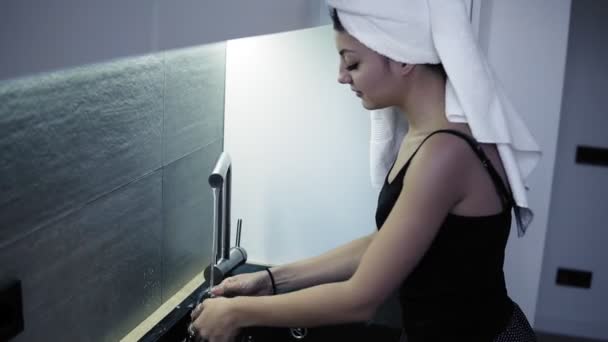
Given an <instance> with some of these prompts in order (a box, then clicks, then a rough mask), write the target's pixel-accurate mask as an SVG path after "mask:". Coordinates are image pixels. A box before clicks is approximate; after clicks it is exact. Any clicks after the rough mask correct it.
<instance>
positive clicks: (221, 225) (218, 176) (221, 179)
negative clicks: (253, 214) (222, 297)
mask: <svg viewBox="0 0 608 342" xmlns="http://www.w3.org/2000/svg"><path fill="white" fill-rule="evenodd" d="M209 185H210V186H211V189H212V190H213V202H214V210H213V246H212V262H211V265H209V266H208V267H207V268H206V269H205V271H204V276H205V279H207V280H208V281H209V283H210V287H212V286H214V285H217V284H218V283H220V282H221V281H222V280H223V279H224V278H225V277H226V275H227V274H228V273H229V272H230V271H232V270H234V269H235V268H236V267H237V266H239V265H241V264H242V263H244V262H245V261H246V260H247V252H246V251H245V249H244V248H242V247H241V228H242V220H241V219H239V220H238V222H237V233H236V246H235V247H233V248H230V204H231V193H232V161H231V159H230V156H229V155H228V154H227V153H226V152H222V154H221V155H220V157H219V159H218V161H217V163H216V164H215V167H214V169H213V172H212V173H211V175H210V176H209ZM212 269H213V272H212V271H211V270H212Z"/></svg>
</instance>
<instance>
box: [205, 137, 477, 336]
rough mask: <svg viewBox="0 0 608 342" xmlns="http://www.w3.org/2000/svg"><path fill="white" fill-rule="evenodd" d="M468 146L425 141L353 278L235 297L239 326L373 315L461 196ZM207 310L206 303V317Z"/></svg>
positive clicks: (439, 139)
mask: <svg viewBox="0 0 608 342" xmlns="http://www.w3.org/2000/svg"><path fill="white" fill-rule="evenodd" d="M467 149H468V147H467V146H466V145H465V144H459V143H456V142H454V140H453V139H450V137H448V136H441V135H438V136H434V137H432V138H430V139H429V140H428V141H427V142H426V143H425V146H424V147H423V148H422V149H421V150H420V152H419V153H418V154H417V156H416V162H413V163H412V164H411V165H410V167H409V169H408V172H407V174H406V177H405V179H404V185H403V189H404V191H402V193H401V194H400V195H399V198H398V200H397V202H396V203H395V206H394V207H393V210H392V211H391V213H390V215H389V217H388V218H387V220H386V222H385V224H384V225H383V227H382V229H381V230H380V231H379V232H378V233H376V236H375V237H374V239H373V241H372V242H371V243H370V245H369V247H368V248H367V249H366V250H365V253H364V254H363V256H362V259H361V262H360V263H359V265H358V267H357V270H356V272H355V273H354V275H353V276H352V277H351V278H350V279H348V280H345V281H339V282H336V283H331V284H324V285H320V286H315V287H311V288H307V289H304V290H301V291H296V292H292V293H288V294H283V295H277V296H267V297H257V298H254V297H237V298H233V299H230V300H229V301H232V302H231V303H230V304H229V306H230V307H231V310H233V311H234V312H235V317H236V318H235V320H234V322H236V323H235V324H237V325H238V326H241V327H243V326H284V327H289V326H298V327H310V326H317V325H325V324H337V323H344V322H354V321H365V320H368V319H370V318H371V317H372V315H373V314H374V312H375V311H376V309H377V307H378V306H379V305H380V304H381V303H382V302H384V300H385V299H386V298H387V296H388V295H389V294H390V293H392V292H393V291H394V290H395V289H396V288H397V287H398V286H399V285H400V284H401V283H402V282H403V280H404V279H405V278H406V277H407V276H408V274H409V273H410V272H411V271H412V270H413V268H414V267H415V265H416V264H417V263H418V262H419V261H420V259H421V258H422V257H423V255H424V253H425V252H426V250H427V249H428V248H429V246H430V245H431V243H432V241H433V239H434V237H435V236H436V234H437V232H438V229H439V227H440V226H441V223H442V222H443V220H444V219H445V217H446V215H447V214H448V212H449V211H450V210H451V208H452V207H454V205H456V203H458V202H459V201H460V200H462V198H463V196H464V193H465V186H464V185H463V182H459V180H462V179H465V178H466V177H465V175H466V173H467V170H466V162H463V161H465V160H467V155H466V153H470V151H468V150H467ZM405 189H407V191H405ZM210 304H213V303H210ZM210 308H211V307H210ZM206 310H207V309H206V307H205V306H204V307H203V313H202V316H205V311H206ZM203 321H204V317H203Z"/></svg>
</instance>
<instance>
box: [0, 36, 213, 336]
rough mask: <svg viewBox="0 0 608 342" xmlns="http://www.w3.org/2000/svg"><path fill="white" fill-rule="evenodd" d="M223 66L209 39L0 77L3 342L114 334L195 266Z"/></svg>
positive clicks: (205, 217)
mask: <svg viewBox="0 0 608 342" xmlns="http://www.w3.org/2000/svg"><path fill="white" fill-rule="evenodd" d="M224 75H225V43H219V44H212V45H208V46H202V47H197V48H190V49H185V50H179V51H170V52H164V53H158V54H154V55H149V56H140V57H134V58H128V59H122V60H117V61H113V62H109V63H104V64H97V65H91V66H85V67H79V68H74V69H70V70H63V71H58V72H53V73H48V74H42V75H38V76H34V77H28V78H24V79H18V80H11V81H4V82H0V151H2V154H1V158H0V282H2V281H5V280H6V279H11V278H15V279H21V281H22V286H23V301H24V318H25V331H24V332H23V333H22V334H20V335H19V336H18V337H17V338H16V339H15V341H18V342H20V341H49V340H53V341H55V340H62V341H72V340H74V341H116V340H119V339H120V338H121V337H122V336H124V335H126V334H127V333H128V332H129V331H130V330H131V329H133V328H134V327H135V326H136V325H137V324H138V323H139V322H141V321H142V320H143V319H145V318H146V317H147V316H148V315H149V314H150V313H152V312H153V311H154V310H155V309H156V308H158V306H160V304H161V303H162V302H164V301H165V300H166V299H167V298H169V297H170V296H172V295H173V294H174V293H175V291H176V290H177V289H179V288H180V287H181V286H183V285H184V284H185V283H186V282H187V281H188V280H190V279H191V278H192V277H193V276H194V275H195V274H196V273H197V272H200V271H201V270H202V268H203V267H204V266H205V265H206V263H208V261H209V260H208V259H209V255H210V247H211V243H210V240H211V226H210V224H211V222H212V201H213V200H212V197H211V190H210V189H209V186H208V184H207V176H208V175H209V172H210V171H211V169H212V167H213V164H214V163H215V161H216V159H217V157H218V156H219V154H220V152H221V151H222V148H223V116H224V114H223V112H224ZM206 241H208V242H206Z"/></svg>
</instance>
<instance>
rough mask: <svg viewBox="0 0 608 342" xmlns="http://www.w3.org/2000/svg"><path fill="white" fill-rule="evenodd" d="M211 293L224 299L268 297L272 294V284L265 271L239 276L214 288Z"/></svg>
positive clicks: (227, 279)
mask: <svg viewBox="0 0 608 342" xmlns="http://www.w3.org/2000/svg"><path fill="white" fill-rule="evenodd" d="M211 293H212V294H213V295H214V296H222V297H235V296H267V295H271V294H272V284H271V282H270V277H269V276H268V273H266V272H265V271H260V272H254V273H246V274H238V275H235V276H233V277H229V278H226V279H224V281H222V282H221V283H220V284H219V285H217V286H214V287H213V288H212V289H211Z"/></svg>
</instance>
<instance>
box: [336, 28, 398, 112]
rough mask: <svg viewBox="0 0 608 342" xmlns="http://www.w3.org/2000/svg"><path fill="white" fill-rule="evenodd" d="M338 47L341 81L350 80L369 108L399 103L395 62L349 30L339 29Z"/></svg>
mask: <svg viewBox="0 0 608 342" xmlns="http://www.w3.org/2000/svg"><path fill="white" fill-rule="evenodd" d="M336 47H337V50H338V53H339V54H340V70H339V73H338V82H340V83H342V84H349V85H350V88H351V90H353V91H354V92H355V94H356V96H358V97H360V98H361V100H362V104H363V107H365V108H366V109H370V110H371V109H380V108H385V107H389V106H393V105H395V103H396V101H395V100H396V99H397V96H396V89H398V88H399V87H398V86H397V84H396V82H397V81H398V80H397V77H396V75H395V70H394V69H395V68H394V65H393V64H395V63H394V62H393V61H390V60H389V59H388V58H386V57H384V56H382V55H380V54H378V53H377V52H375V51H373V50H371V49H369V48H368V47H366V46H365V45H363V44H361V42H359V41H358V40H357V39H356V38H354V37H353V36H351V35H350V34H348V33H346V32H337V31H336Z"/></svg>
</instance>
